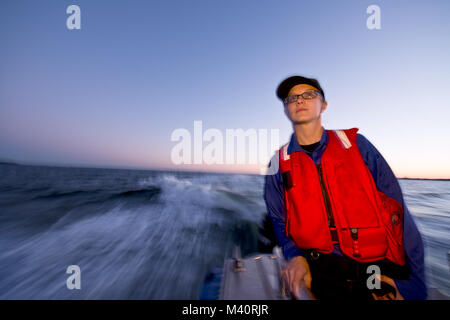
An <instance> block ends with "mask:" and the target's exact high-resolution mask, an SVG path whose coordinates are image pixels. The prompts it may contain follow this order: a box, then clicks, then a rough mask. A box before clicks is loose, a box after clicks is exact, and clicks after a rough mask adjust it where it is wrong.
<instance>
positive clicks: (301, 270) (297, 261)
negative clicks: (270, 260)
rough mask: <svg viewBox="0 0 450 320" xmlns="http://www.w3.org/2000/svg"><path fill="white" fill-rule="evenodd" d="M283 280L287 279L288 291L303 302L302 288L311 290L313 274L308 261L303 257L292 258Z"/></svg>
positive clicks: (284, 271) (284, 272)
mask: <svg viewBox="0 0 450 320" xmlns="http://www.w3.org/2000/svg"><path fill="white" fill-rule="evenodd" d="M283 278H284V279H285V281H286V283H287V286H288V289H289V291H290V292H291V294H293V295H294V296H295V298H297V299H299V300H302V299H303V295H302V293H301V289H302V286H305V287H306V288H307V289H309V290H311V280H312V278H311V272H310V270H309V264H308V261H306V259H305V258H304V257H302V256H299V257H295V258H292V259H291V260H290V261H289V262H288V263H287V265H286V267H285V269H284V270H283Z"/></svg>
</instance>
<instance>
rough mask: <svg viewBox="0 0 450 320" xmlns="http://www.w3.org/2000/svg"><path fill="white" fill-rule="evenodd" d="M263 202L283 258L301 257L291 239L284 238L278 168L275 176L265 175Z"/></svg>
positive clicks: (281, 184) (284, 227)
mask: <svg viewBox="0 0 450 320" xmlns="http://www.w3.org/2000/svg"><path fill="white" fill-rule="evenodd" d="M264 200H265V202H266V207H267V214H268V216H269V217H270V220H271V221H272V224H273V227H274V231H275V235H276V237H277V240H278V245H279V246H280V247H281V249H282V251H283V255H284V258H285V259H286V260H290V259H292V258H294V257H296V256H303V255H304V252H303V251H302V250H301V249H300V248H298V247H297V245H296V244H295V243H294V241H293V240H292V239H291V238H289V237H287V236H286V209H285V200H284V187H283V181H282V178H281V172H280V168H278V172H277V173H276V174H272V175H266V178H265V186H264Z"/></svg>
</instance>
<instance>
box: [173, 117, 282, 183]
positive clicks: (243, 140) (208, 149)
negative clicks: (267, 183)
mask: <svg viewBox="0 0 450 320" xmlns="http://www.w3.org/2000/svg"><path fill="white" fill-rule="evenodd" d="M170 138H171V141H174V142H178V143H177V144H176V145H175V146H173V148H172V151H171V154H170V159H171V161H172V163H173V164H175V165H181V164H198V165H212V164H217V165H223V164H237V165H245V164H248V165H260V166H261V168H260V173H261V174H268V175H271V174H275V173H277V172H278V156H277V153H275V151H276V150H277V149H278V148H279V146H280V145H279V141H280V139H279V130H278V129H253V128H251V129H246V130H244V129H242V128H239V129H226V130H225V132H223V131H221V130H219V129H217V128H209V129H207V130H205V131H203V122H202V121H194V130H193V132H191V131H189V130H188V129H185V128H178V129H175V130H174V131H173V132H172V134H171V137H170ZM274 153H275V156H274V157H272V156H273V155H274ZM271 157H272V159H271ZM269 161H270V166H269V167H267V165H268V164H269Z"/></svg>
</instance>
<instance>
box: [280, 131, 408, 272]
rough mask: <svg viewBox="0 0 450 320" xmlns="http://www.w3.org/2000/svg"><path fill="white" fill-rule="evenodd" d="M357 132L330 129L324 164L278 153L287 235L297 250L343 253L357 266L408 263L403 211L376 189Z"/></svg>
mask: <svg viewBox="0 0 450 320" xmlns="http://www.w3.org/2000/svg"><path fill="white" fill-rule="evenodd" d="M357 131H358V129H356V128H353V129H349V130H336V131H332V130H327V132H328V137H329V142H328V145H327V147H326V149H325V151H324V153H323V155H322V159H321V163H320V165H318V166H316V164H315V163H314V162H313V160H312V159H311V158H310V157H309V156H308V155H307V154H306V153H305V152H303V151H299V152H293V153H291V154H289V155H288V153H287V146H288V144H286V145H285V146H283V147H282V148H281V149H280V150H279V158H280V170H281V174H282V177H283V184H284V189H285V203H286V234H287V236H289V237H291V238H292V239H293V241H294V242H295V243H296V245H297V246H298V247H299V248H303V249H315V250H317V251H319V252H323V253H331V252H332V251H333V245H334V244H335V243H339V246H340V248H341V251H342V252H343V253H344V254H345V255H347V256H349V257H351V258H353V259H355V260H356V261H359V262H372V261H376V260H380V259H384V258H387V259H389V260H391V261H392V262H394V263H396V264H398V265H404V264H405V254H404V249H403V208H402V206H401V204H400V203H398V202H397V201H396V200H394V199H392V198H389V197H387V196H386V195H385V194H384V193H382V192H380V191H378V190H377V188H376V184H375V182H374V181H373V178H372V175H371V173H370V171H369V169H368V168H367V166H366V165H365V163H364V160H363V159H362V156H361V153H360V152H359V149H358V146H357V144H356V133H357Z"/></svg>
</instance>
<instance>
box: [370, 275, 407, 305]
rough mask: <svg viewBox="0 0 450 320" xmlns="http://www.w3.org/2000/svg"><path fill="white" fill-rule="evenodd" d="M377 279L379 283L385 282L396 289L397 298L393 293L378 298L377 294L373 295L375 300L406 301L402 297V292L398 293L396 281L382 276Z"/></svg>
mask: <svg viewBox="0 0 450 320" xmlns="http://www.w3.org/2000/svg"><path fill="white" fill-rule="evenodd" d="M377 278H378V280H379V281H381V282H385V283H387V284H388V285H390V286H392V287H393V288H394V289H395V296H394V294H393V293H392V292H389V293H387V294H385V295H383V296H377V295H376V294H375V293H372V296H373V298H374V299H375V300H405V299H404V298H403V297H402V295H401V294H400V292H399V291H398V288H397V285H396V284H395V281H394V279H392V278H389V277H387V276H384V275H382V274H381V275H377Z"/></svg>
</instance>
